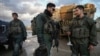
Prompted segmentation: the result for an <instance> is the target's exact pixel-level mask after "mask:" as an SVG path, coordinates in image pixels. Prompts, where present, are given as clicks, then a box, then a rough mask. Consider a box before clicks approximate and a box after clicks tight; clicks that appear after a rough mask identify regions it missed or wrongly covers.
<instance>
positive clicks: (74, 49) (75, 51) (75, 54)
mask: <svg viewBox="0 0 100 56" xmlns="http://www.w3.org/2000/svg"><path fill="white" fill-rule="evenodd" d="M78 47H79V46H78V45H75V44H73V45H72V46H71V47H70V48H71V51H72V54H71V56H78V52H79V51H78V50H79V49H78Z"/></svg>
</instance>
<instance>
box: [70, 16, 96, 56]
mask: <svg viewBox="0 0 100 56" xmlns="http://www.w3.org/2000/svg"><path fill="white" fill-rule="evenodd" d="M70 31H71V42H72V44H73V45H72V46H71V50H72V56H78V55H79V54H80V56H90V54H89V49H88V47H89V45H93V46H96V45H97V38H96V34H97V33H96V25H95V22H94V20H92V19H90V18H88V17H86V16H84V17H82V18H81V19H80V18H78V17H76V18H74V19H73V23H72V24H71V26H70Z"/></svg>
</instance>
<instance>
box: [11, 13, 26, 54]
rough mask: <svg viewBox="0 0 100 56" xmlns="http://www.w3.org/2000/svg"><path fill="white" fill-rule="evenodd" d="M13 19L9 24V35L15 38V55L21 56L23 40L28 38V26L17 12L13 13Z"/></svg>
mask: <svg viewBox="0 0 100 56" xmlns="http://www.w3.org/2000/svg"><path fill="white" fill-rule="evenodd" d="M12 17H13V20H12V21H11V22H10V25H9V35H10V37H11V38H12V39H13V46H14V49H13V56H19V50H20V49H21V48H22V43H23V41H25V40H26V37H27V33H26V28H25V26H24V24H23V22H22V21H21V20H19V19H18V14H17V13H12Z"/></svg>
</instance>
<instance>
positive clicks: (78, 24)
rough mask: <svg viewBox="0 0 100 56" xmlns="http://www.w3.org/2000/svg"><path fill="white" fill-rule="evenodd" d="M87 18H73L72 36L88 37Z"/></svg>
mask: <svg viewBox="0 0 100 56" xmlns="http://www.w3.org/2000/svg"><path fill="white" fill-rule="evenodd" d="M86 19H87V18H83V19H82V20H77V19H75V20H73V22H74V23H73V24H72V37H74V38H87V37H89V28H88V27H89V26H88V23H87V21H86Z"/></svg>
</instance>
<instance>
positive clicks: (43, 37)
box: [36, 12, 52, 55]
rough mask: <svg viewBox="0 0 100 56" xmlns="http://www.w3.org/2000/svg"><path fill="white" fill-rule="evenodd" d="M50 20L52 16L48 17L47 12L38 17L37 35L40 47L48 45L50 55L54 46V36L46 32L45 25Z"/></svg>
mask: <svg viewBox="0 0 100 56" xmlns="http://www.w3.org/2000/svg"><path fill="white" fill-rule="evenodd" d="M50 19H51V18H50V16H48V15H47V14H46V13H45V12H44V13H41V14H39V15H38V16H37V17H36V32H37V33H36V34H37V37H38V42H39V44H40V45H43V44H44V45H46V47H47V49H48V54H49V55H50V50H51V46H52V36H51V34H49V33H48V32H47V31H45V29H44V24H45V23H46V22H47V21H48V20H50Z"/></svg>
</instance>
